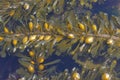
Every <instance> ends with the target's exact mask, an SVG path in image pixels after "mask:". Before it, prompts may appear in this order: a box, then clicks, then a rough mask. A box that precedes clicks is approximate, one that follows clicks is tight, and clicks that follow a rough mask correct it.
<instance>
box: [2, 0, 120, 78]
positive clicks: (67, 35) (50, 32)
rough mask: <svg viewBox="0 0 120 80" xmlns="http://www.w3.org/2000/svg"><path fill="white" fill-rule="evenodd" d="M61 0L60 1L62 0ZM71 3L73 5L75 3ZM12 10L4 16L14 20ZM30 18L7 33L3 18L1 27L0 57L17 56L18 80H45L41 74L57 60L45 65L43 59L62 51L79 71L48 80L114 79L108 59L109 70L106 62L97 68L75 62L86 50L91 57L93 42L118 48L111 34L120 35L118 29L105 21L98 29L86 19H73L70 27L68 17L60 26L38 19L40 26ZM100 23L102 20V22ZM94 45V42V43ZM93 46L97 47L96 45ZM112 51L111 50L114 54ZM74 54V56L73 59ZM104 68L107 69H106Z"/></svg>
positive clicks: (112, 63) (83, 3)
mask: <svg viewBox="0 0 120 80" xmlns="http://www.w3.org/2000/svg"><path fill="white" fill-rule="evenodd" d="M36 1H37V0H36ZM38 1H39V0H38ZM47 1H48V2H47V3H48V4H46V5H47V6H48V5H50V2H51V0H47ZM62 1H63V2H64V0H62ZM72 1H73V2H74V1H75V0H72ZM72 1H71V5H72V3H73V2H72ZM53 2H54V1H53ZM57 2H59V1H58V0H56V2H54V4H53V7H54V8H55V7H56V6H57ZM79 2H80V5H82V6H92V5H89V4H90V2H88V4H85V3H86V2H84V0H80V1H79ZM91 2H97V0H91ZM62 4H63V3H61V4H60V3H59V5H62ZM22 8H24V10H29V9H31V8H30V5H29V4H28V3H24V4H23V3H22ZM16 9H17V8H16ZM16 9H13V10H10V12H8V14H7V17H8V16H9V17H13V18H16V17H14V16H15V15H16V11H15V10H16ZM58 11H59V10H58ZM36 13H37V12H36ZM63 14H64V13H63ZM106 16H107V15H106ZM5 17H6V16H5ZM38 17H39V16H38ZM68 17H71V15H69V16H68ZM87 17H89V15H87ZM31 18H32V19H30V20H29V21H27V24H24V23H23V26H24V25H25V27H23V26H22V27H20V28H19V27H18V28H15V30H14V31H13V30H12V29H11V30H10V29H8V27H7V26H6V24H7V23H8V22H9V20H10V19H9V18H8V19H7V20H8V21H5V24H4V26H2V28H3V32H1V33H0V43H1V44H0V45H2V46H3V50H2V51H3V53H4V54H3V53H0V55H1V56H2V57H5V55H6V53H5V52H6V51H10V52H12V53H15V54H10V55H16V56H17V57H20V59H19V63H20V64H21V65H22V66H23V68H20V69H18V70H17V72H18V73H19V74H20V75H22V78H21V79H20V80H24V78H25V79H33V80H34V78H35V79H36V78H37V77H38V78H39V79H41V80H42V79H46V80H47V79H48V78H47V77H45V74H46V73H47V72H49V71H50V70H48V71H47V69H46V67H47V66H49V65H53V64H55V63H58V62H60V60H59V59H58V60H55V61H50V62H48V63H46V62H45V60H46V59H47V58H48V57H49V56H51V55H52V54H56V55H58V56H60V55H64V54H63V52H67V54H66V55H70V56H73V59H74V60H75V61H76V63H78V64H79V65H80V66H82V71H80V70H79V69H77V68H73V70H72V71H71V73H69V71H68V70H65V71H64V72H63V73H60V74H57V75H52V76H51V79H52V80H60V79H62V78H63V79H62V80H84V79H85V80H92V79H95V78H96V76H97V77H98V78H100V80H111V79H114V75H113V74H112V71H113V69H114V68H115V66H116V64H117V60H111V62H110V64H111V65H110V64H109V67H108V66H107V65H108V63H107V62H105V63H103V64H99V65H98V67H97V64H94V63H92V61H86V62H85V63H84V62H82V61H80V62H79V59H78V57H79V55H80V54H81V56H82V55H84V54H82V53H83V52H84V51H86V52H87V53H89V54H91V55H94V54H92V53H93V52H94V51H93V50H92V49H93V47H95V46H96V45H98V44H97V43H100V41H101V43H102V42H104V43H105V45H107V46H109V47H111V46H112V47H111V49H113V47H115V46H116V47H118V49H119V47H120V42H119V41H120V37H119V36H114V34H115V35H119V34H120V29H119V28H116V29H113V28H111V27H110V28H109V27H106V25H107V26H108V25H110V24H109V23H107V21H106V23H105V27H101V26H99V25H98V24H99V23H94V21H92V19H91V20H90V21H89V19H88V18H86V19H88V20H83V21H81V20H80V21H79V20H76V21H77V22H76V24H75V26H74V24H72V22H71V21H72V20H70V19H71V18H70V19H69V18H67V19H68V20H66V22H65V23H64V25H63V24H61V25H55V23H53V24H51V23H50V22H49V21H47V20H41V21H42V23H41V22H40V20H36V18H35V17H34V15H31ZM89 18H90V17H89ZM75 19H76V18H75ZM5 20H6V19H5ZM34 20H35V21H34ZM53 21H54V20H53ZM98 21H99V20H98ZM100 21H101V20H100ZM103 21H105V20H104V19H103ZM116 23H117V22H116ZM116 23H115V24H116ZM118 23H119V22H118ZM56 24H57V23H56ZM101 24H104V22H102V23H101ZM101 24H100V25H101ZM113 24H114V23H113ZM113 24H112V25H113ZM61 26H63V27H61ZM102 26H104V25H102ZM110 26H111V25H110ZM95 42H97V43H96V44H94V43H95ZM2 43H3V44H2ZM74 44H77V45H76V46H75V48H74V49H72V48H71V47H72V46H73V45H74ZM4 46H5V47H4ZM86 46H88V48H86ZM96 47H98V48H99V46H96ZM100 48H101V47H100ZM25 49H27V51H26V52H24V50H25ZM115 49H116V48H115ZM115 49H113V50H111V51H112V52H114V51H115ZM19 51H20V52H19ZM24 53H25V54H24ZM78 54H79V55H78ZM76 55H78V57H77V58H76ZM95 55H97V54H95ZM110 55H114V54H112V53H111V54H110ZM93 57H94V56H93ZM115 57H116V56H115ZM108 60H109V59H108ZM87 66H88V67H87ZM89 66H90V67H89ZM100 67H101V68H100ZM89 68H90V69H89ZM91 68H92V69H91ZM99 68H100V69H99ZM107 68H108V70H106V69H107ZM97 69H99V70H97ZM104 69H105V71H104ZM53 70H54V69H53ZM87 72H88V73H87ZM36 74H38V75H36ZM41 74H43V75H44V76H42V75H41ZM97 74H98V75H97ZM99 74H100V75H99ZM31 76H32V77H31ZM36 76H37V77H36ZM86 76H87V77H86ZM115 79H116V78H115ZM48 80H49V79H48ZM98 80H99V79H98ZM118 80H119V79H118Z"/></svg>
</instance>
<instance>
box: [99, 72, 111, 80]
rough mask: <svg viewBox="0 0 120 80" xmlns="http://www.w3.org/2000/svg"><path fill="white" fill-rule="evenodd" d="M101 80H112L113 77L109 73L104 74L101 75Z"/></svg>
mask: <svg viewBox="0 0 120 80" xmlns="http://www.w3.org/2000/svg"><path fill="white" fill-rule="evenodd" d="M101 80H111V75H110V74H109V73H103V74H102V75H101Z"/></svg>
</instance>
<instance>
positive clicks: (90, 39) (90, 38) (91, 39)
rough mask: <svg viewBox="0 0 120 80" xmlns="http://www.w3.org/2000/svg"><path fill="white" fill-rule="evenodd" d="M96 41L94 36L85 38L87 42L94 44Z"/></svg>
mask: <svg viewBox="0 0 120 80" xmlns="http://www.w3.org/2000/svg"><path fill="white" fill-rule="evenodd" d="M93 42H94V37H93V36H88V37H86V38H85V43H86V44H92V43H93Z"/></svg>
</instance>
